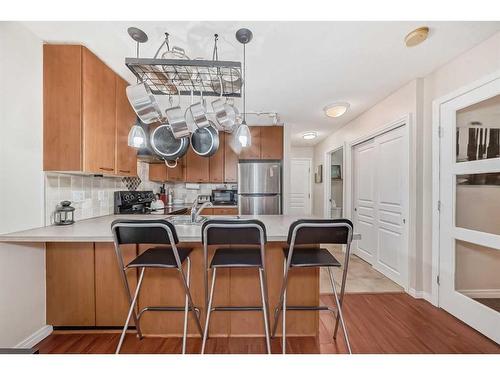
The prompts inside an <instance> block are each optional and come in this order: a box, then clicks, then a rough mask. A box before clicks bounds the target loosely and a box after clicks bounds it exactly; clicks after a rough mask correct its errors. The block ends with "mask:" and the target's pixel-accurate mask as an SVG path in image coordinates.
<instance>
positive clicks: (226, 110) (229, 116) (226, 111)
mask: <svg viewBox="0 0 500 375" xmlns="http://www.w3.org/2000/svg"><path fill="white" fill-rule="evenodd" d="M219 80H220V81H221V82H222V78H221V77H219ZM212 109H213V111H214V114H215V119H216V120H217V124H218V125H219V126H218V129H219V130H222V131H225V132H228V133H232V132H233V130H234V127H235V125H236V121H237V118H238V115H239V113H238V110H237V109H236V107H235V106H234V105H233V103H232V101H231V102H229V100H228V99H227V98H224V97H223V94H222V93H221V95H220V97H219V99H216V100H214V101H213V102H212Z"/></svg>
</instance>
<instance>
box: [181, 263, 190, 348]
mask: <svg viewBox="0 0 500 375" xmlns="http://www.w3.org/2000/svg"><path fill="white" fill-rule="evenodd" d="M186 261H187V272H186V279H187V281H186V284H187V286H188V288H189V285H190V282H191V260H190V259H189V257H187V259H186ZM188 312H189V296H188V294H187V293H186V298H185V301H184V331H183V335H182V354H186V340H187V329H188Z"/></svg>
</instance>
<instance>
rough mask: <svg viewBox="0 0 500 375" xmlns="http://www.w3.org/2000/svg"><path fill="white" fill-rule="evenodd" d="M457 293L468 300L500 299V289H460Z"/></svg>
mask: <svg viewBox="0 0 500 375" xmlns="http://www.w3.org/2000/svg"><path fill="white" fill-rule="evenodd" d="M457 292H459V293H462V294H463V295H465V296H467V297H470V298H500V289H462V290H457Z"/></svg>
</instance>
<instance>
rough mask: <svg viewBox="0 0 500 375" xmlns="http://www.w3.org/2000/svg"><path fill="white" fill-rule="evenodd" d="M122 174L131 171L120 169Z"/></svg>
mask: <svg viewBox="0 0 500 375" xmlns="http://www.w3.org/2000/svg"><path fill="white" fill-rule="evenodd" d="M120 172H122V173H130V170H128V171H125V170H123V169H120Z"/></svg>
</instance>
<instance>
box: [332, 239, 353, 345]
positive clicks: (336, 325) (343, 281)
mask: <svg viewBox="0 0 500 375" xmlns="http://www.w3.org/2000/svg"><path fill="white" fill-rule="evenodd" d="M349 254H350V244H348V245H347V250H346V253H345V261H344V271H343V272H342V284H341V285H340V297H339V302H338V303H339V305H338V306H339V307H341V306H342V303H343V301H344V293H345V284H346V282H347V268H348V267H349V258H350V256H349ZM339 318H340V315H337V320H336V321H335V329H334V331H333V337H334V338H336V337H337V331H338V329H339Z"/></svg>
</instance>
